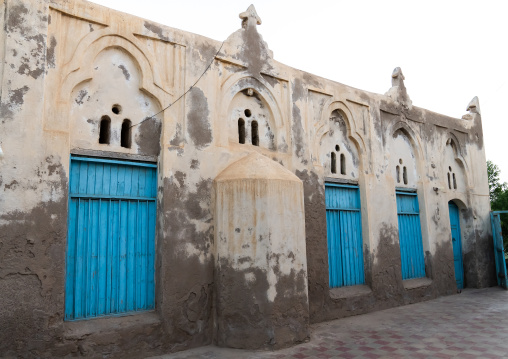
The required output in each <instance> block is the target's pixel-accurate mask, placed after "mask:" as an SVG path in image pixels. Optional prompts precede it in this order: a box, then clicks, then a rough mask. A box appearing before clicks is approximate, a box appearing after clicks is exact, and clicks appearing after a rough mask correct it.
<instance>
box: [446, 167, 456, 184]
mask: <svg viewBox="0 0 508 359" xmlns="http://www.w3.org/2000/svg"><path fill="white" fill-rule="evenodd" d="M448 188H449V189H457V178H456V177H455V172H452V166H448Z"/></svg>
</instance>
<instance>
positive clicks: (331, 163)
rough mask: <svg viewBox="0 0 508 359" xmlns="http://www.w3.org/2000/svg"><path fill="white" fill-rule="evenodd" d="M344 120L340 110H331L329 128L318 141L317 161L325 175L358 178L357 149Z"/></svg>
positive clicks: (345, 118)
mask: <svg viewBox="0 0 508 359" xmlns="http://www.w3.org/2000/svg"><path fill="white" fill-rule="evenodd" d="M346 121H347V117H346V115H345V114H344V113H343V112H342V111H340V110H335V111H333V112H332V114H331V116H330V119H329V130H328V132H326V133H325V134H324V135H323V136H322V137H321V140H320V142H319V161H320V164H321V165H322V166H323V168H324V173H325V175H326V176H329V177H337V178H344V179H350V180H358V174H359V163H360V161H359V156H358V150H357V148H356V146H355V145H354V143H353V142H352V141H351V140H350V139H349V137H348V128H347V124H346Z"/></svg>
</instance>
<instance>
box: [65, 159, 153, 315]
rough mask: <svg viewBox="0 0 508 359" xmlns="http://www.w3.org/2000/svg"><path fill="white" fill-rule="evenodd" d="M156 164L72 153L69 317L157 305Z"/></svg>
mask: <svg viewBox="0 0 508 359" xmlns="http://www.w3.org/2000/svg"><path fill="white" fill-rule="evenodd" d="M156 195H157V166H156V165H155V164H147V163H136V162H126V161H114V160H104V159H96V158H85V157H77V156H71V166H70V190H69V219H68V240H67V273H66V290H65V319H66V320H74V319H83V318H91V317H97V316H101V315H109V314H120V313H125V312H133V311H141V310H149V309H153V308H154V301H155V298H154V294H155V289H154V288H155V287H154V252H155V217H156V214H155V205H156V202H155V200H156Z"/></svg>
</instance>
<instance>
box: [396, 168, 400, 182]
mask: <svg viewBox="0 0 508 359" xmlns="http://www.w3.org/2000/svg"><path fill="white" fill-rule="evenodd" d="M396 170H397V183H400V166H397V167H396Z"/></svg>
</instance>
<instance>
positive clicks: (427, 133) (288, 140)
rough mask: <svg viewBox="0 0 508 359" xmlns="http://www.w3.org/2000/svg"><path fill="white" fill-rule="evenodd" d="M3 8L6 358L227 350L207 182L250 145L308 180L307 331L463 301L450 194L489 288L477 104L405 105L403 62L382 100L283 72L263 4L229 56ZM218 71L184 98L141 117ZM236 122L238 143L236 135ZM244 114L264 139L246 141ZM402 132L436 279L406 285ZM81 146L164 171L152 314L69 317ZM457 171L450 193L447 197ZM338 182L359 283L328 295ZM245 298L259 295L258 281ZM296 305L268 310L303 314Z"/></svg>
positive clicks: (154, 36)
mask: <svg viewBox="0 0 508 359" xmlns="http://www.w3.org/2000/svg"><path fill="white" fill-rule="evenodd" d="M0 12H1V13H2V14H3V16H0V19H2V21H3V23H2V24H3V27H2V28H3V31H2V33H1V35H0V49H1V50H0V55H1V56H0V58H1V59H2V60H3V61H2V64H1V66H0V78H1V79H2V81H1V90H0V91H1V92H0V95H1V100H0V115H1V118H0V121H1V122H0V127H1V131H0V145H1V147H2V150H3V152H4V157H3V158H0V194H1V195H0V322H1V323H2V326H1V328H0V356H6V357H9V356H17V355H20V356H24V357H44V356H45V357H49V356H63V355H86V356H90V357H101V356H111V357H125V352H129V353H130V355H131V356H132V357H140V356H146V355H149V354H152V353H153V354H155V353H163V352H169V351H177V350H182V349H186V348H189V347H193V346H199V345H205V344H209V343H212V342H214V341H215V342H218V341H219V339H218V338H217V333H216V329H215V321H216V318H215V317H214V316H215V314H214V310H215V304H214V303H217V300H218V298H217V294H218V293H217V292H216V290H215V289H216V286H217V282H216V279H215V278H214V267H215V261H216V260H217V258H214V250H213V248H214V245H215V242H216V240H217V239H216V238H215V237H214V231H215V228H214V219H215V218H214V209H213V203H214V202H213V199H212V192H213V191H212V187H213V180H214V179H215V178H216V177H217V175H218V174H219V173H221V172H222V171H223V170H224V169H225V168H226V167H228V166H229V165H230V164H232V163H234V162H235V161H238V160H240V159H242V158H244V157H246V156H247V155H248V154H250V153H253V152H256V153H259V154H261V155H264V156H266V157H268V158H270V159H272V160H274V161H276V162H278V163H279V164H280V165H282V166H283V167H285V168H286V169H287V170H289V171H291V172H292V173H294V174H295V175H296V176H297V177H298V178H299V179H300V180H301V181H302V182H303V197H304V198H303V200H304V215H305V248H299V253H300V256H303V253H306V258H305V260H306V262H307V277H308V280H307V282H306V283H304V284H302V285H303V286H305V291H307V290H308V305H309V320H310V322H319V321H323V320H330V319H333V318H338V317H344V316H348V315H354V314H360V313H364V312H367V311H372V310H378V309H383V308H388V307H392V306H396V305H403V304H408V303H412V302H416V301H421V300H426V299H430V298H434V297H436V296H439V295H446V294H452V293H455V291H456V287H455V278H454V267H453V256H452V245H451V235H450V227H449V217H448V205H447V204H448V201H450V200H453V201H455V202H456V203H457V205H458V206H459V208H460V209H461V229H462V239H463V256H464V272H465V282H466V286H472V287H483V286H488V285H493V284H494V282H495V278H494V277H493V275H494V270H493V258H492V244H491V242H492V239H491V233H490V222H489V217H488V211H489V209H490V207H489V200H488V184H487V175H486V169H485V168H484V166H483V165H482V164H484V163H485V152H484V142H483V134H482V129H481V116H480V109H479V105H478V103H477V102H475V101H473V102H472V103H471V105H470V107H469V113H468V114H467V115H466V116H464V117H463V118H462V119H456V118H449V117H446V116H442V115H439V114H436V113H433V112H430V111H427V110H424V109H420V108H418V107H415V106H413V104H412V103H411V100H410V99H409V96H408V94H407V91H406V89H405V86H404V82H403V76H402V73H401V71H400V69H399V70H397V71H395V72H394V74H393V75H392V79H393V83H392V84H393V86H392V88H391V89H390V90H389V91H388V92H387V94H386V95H380V94H373V93H368V92H365V91H361V90H358V89H354V88H351V87H348V86H346V85H343V84H340V83H337V82H333V81H330V80H326V79H322V78H319V77H316V76H313V75H311V74H307V73H304V72H301V71H299V70H295V69H292V68H289V67H287V66H285V65H283V64H280V63H278V62H277V61H275V60H274V59H273V55H272V53H271V51H270V50H269V48H268V45H267V44H266V43H265V42H264V41H263V39H262V38H261V35H260V34H259V33H258V30H257V28H258V25H259V24H260V20H259V18H258V17H257V15H256V14H255V11H254V12H252V11H247V12H245V13H243V14H242V20H243V24H242V28H241V29H239V30H238V31H236V32H235V33H233V34H232V35H231V36H230V37H229V38H228V39H227V41H226V42H225V43H224V44H223V45H222V48H221V50H220V51H218V50H219V48H220V47H221V43H220V42H218V41H214V40H210V39H207V38H205V37H202V36H199V35H194V34H190V33H186V32H183V31H180V30H177V29H173V28H170V27H167V26H162V25H158V24H155V23H152V22H150V21H147V20H144V19H140V18H137V17H134V16H130V15H126V14H122V13H119V12H116V11H113V10H110V9H107V8H104V7H101V6H98V5H95V4H92V3H88V2H85V1H81V0H65V1H64V0H61V1H57V0H53V1H50V0H37V1H29V0H7V1H4V2H2V4H1V6H0ZM258 20H259V21H258ZM210 63H211V67H210V69H209V70H208V71H207V72H206V73H205V74H204V76H203V77H202V78H201V79H200V81H199V82H198V84H197V85H196V86H195V87H194V88H193V89H192V90H191V91H190V92H189V93H187V94H186V95H185V96H184V97H183V98H182V99H181V100H180V101H178V102H176V103H175V104H174V105H172V106H171V107H170V108H169V109H167V110H166V111H164V112H163V113H161V114H158V115H157V116H155V117H153V118H149V116H151V115H152V114H154V113H156V112H158V111H160V110H161V109H162V108H164V107H166V106H167V105H168V104H170V103H172V102H173V101H174V100H176V99H177V98H178V97H179V96H180V95H181V94H183V93H184V92H185V91H186V90H187V89H188V88H189V86H190V85H191V84H193V83H194V82H195V81H196V80H197V79H198V78H199V76H201V74H202V73H203V71H204V70H205V69H206V68H207V66H208V65H209V64H210ZM114 105H120V108H121V109H120V111H119V113H115V112H114V111H113V107H114ZM246 110H249V111H250V113H251V116H250V117H248V116H247V115H246ZM103 116H108V117H109V118H110V121H111V132H110V133H111V136H110V143H109V144H107V143H99V132H100V120H101V119H102V117H103ZM241 116H245V118H244V120H245V121H246V128H247V132H246V143H245V144H240V143H239V141H238V137H237V135H238V133H237V132H236V131H237V128H238V127H237V125H238V119H239V117H241ZM242 118H243V117H242ZM249 118H250V120H249ZM125 119H128V120H130V121H131V123H132V124H133V125H136V124H138V123H140V122H141V121H143V120H145V119H146V121H144V122H142V123H140V124H139V125H136V126H134V127H132V128H131V131H132V144H131V146H130V147H122V146H121V144H120V142H119V140H120V137H121V135H120V132H121V124H122V123H123V121H124V120H125ZM252 119H256V121H258V126H259V127H258V129H259V135H260V141H259V146H253V145H252V136H251V132H249V131H252V126H251V123H252ZM338 119H340V120H338ZM249 121H251V122H249ZM399 133H401V134H403V135H404V137H405V138H406V139H405V140H404V141H403V146H402V145H401V146H402V147H404V146H406V147H405V148H406V150H405V151H406V152H404V153H405V154H407V146H409V147H410V149H411V151H412V154H413V156H410V157H411V158H409V157H408V158H407V159H406V158H404V163H406V161H410V162H411V163H412V169H411V176H409V178H410V179H411V180H410V181H409V183H408V185H407V186H409V187H412V188H414V189H416V190H417V192H418V195H419V201H420V202H419V203H420V210H421V224H422V235H423V246H424V251H425V264H426V273H427V279H426V280H420V281H416V282H415V281H413V282H411V283H408V282H406V283H404V282H403V281H402V276H401V268H400V249H399V242H398V224H397V214H396V198H395V188H396V187H398V186H399V185H400V183H398V182H397V178H396V177H397V176H396V169H394V165H396V163H398V160H399V159H400V158H401V154H400V153H398V152H397V151H399V150H398V149H399V142H400V141H399V140H398V139H402V137H400V136H398V137H397V136H395V138H394V135H397V134H399ZM397 141H398V142H397ZM447 143H448V145H447ZM451 143H453V146H454V149H451V147H452V145H451ZM337 144H338V145H339V147H340V149H339V150H338V151H337V153H338V154H340V153H343V154H344V155H345V158H346V160H347V164H346V168H347V171H346V174H344V175H342V174H341V173H340V171H338V173H335V174H334V173H331V170H330V162H329V161H330V158H329V157H328V155H330V154H331V153H332V152H333V151H334V150H335V145H337ZM330 147H331V148H330ZM402 147H401V148H402ZM342 151H344V152H342ZM71 153H74V154H82V155H88V156H100V157H108V158H111V157H113V158H120V159H131V160H142V161H150V162H155V163H157V164H158V176H159V178H158V188H159V191H158V202H157V229H156V275H155V281H156V309H155V311H153V312H148V313H140V314H136V315H132V316H125V317H117V318H113V317H108V318H100V319H92V320H86V321H76V322H64V320H63V318H64V288H65V256H66V243H67V242H66V241H67V202H68V183H69V158H70V154H71ZM450 162H452V163H451V164H450ZM449 166H450V167H452V168H453V171H455V172H454V173H456V174H457V179H458V183H457V184H458V186H457V189H455V188H453V187H452V189H450V188H449V186H448V181H447V173H448V172H449V170H448V167H449ZM328 180H334V181H340V180H342V181H348V182H349V183H351V182H354V183H358V184H359V187H360V196H361V204H362V210H361V214H362V231H363V233H362V234H363V247H364V264H365V273H366V285H365V286H362V287H361V288H349V289H346V290H343V289H339V290H336V289H334V290H330V288H329V284H328V255H327V238H326V216H325V201H324V183H325V181H328ZM401 186H403V185H401ZM297 262H298V263H303V262H304V261H303V259H302V258H300V259H299V260H298V261H297ZM260 275H264V274H263V273H260ZM286 277H288V276H280V277H279V278H278V279H279V281H280V283H282V284H281V285H282V286H283V287H284V286H288V287H289V286H290V284H291V285H292V283H293V282H294V281H298V280H301V278H300V277H301V276H300V277H298V276H297V277H295V278H293V277H291V276H289V277H288V278H286ZM307 288H308V289H307ZM252 291H253V294H254V295H262V294H263V293H264V291H266V288H265V287H263V286H260V287H259V288H258V287H254V288H252ZM297 291H299V292H300V293H303V288H299V289H298V288H297ZM301 308H303V307H301V306H299V304H295V305H294V306H293V305H290V306H289V307H288V308H286V307H284V308H282V307H281V308H275V309H273V310H274V311H275V312H276V313H279V314H280V313H282V312H284V311H286V310H287V311H289V312H291V313H296V314H292V315H294V316H295V318H300V319H301V317H302V316H305V313H304V312H303V311H302V309H301ZM304 321H305V320H304ZM119 328H121V329H119ZM302 328H303V327H302ZM302 333H304V331H300V332H299V334H298V335H300V334H302ZM298 335H297V337H298V339H297V340H300V339H301V336H298Z"/></svg>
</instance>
